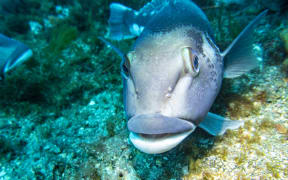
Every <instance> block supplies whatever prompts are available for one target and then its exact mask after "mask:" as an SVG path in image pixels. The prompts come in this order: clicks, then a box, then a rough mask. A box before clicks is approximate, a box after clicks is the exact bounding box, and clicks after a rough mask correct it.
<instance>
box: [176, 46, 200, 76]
mask: <svg viewBox="0 0 288 180" xmlns="http://www.w3.org/2000/svg"><path fill="white" fill-rule="evenodd" d="M181 53H182V60H183V64H184V72H186V73H191V74H192V76H194V77H195V76H196V75H198V73H199V70H200V64H199V58H198V56H197V54H196V52H195V51H193V49H192V48H191V47H185V48H183V49H182V52H181Z"/></svg>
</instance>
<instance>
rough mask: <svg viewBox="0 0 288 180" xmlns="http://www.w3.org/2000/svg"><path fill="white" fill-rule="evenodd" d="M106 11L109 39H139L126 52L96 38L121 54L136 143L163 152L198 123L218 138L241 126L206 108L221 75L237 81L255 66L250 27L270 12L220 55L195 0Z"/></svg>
mask: <svg viewBox="0 0 288 180" xmlns="http://www.w3.org/2000/svg"><path fill="white" fill-rule="evenodd" d="M110 10H111V15H110V18H109V26H110V27H109V28H110V38H111V39H114V40H121V39H127V38H132V37H136V36H139V37H138V38H137V40H136V41H135V43H134V45H133V47H132V49H131V51H130V52H129V53H128V54H127V55H126V56H125V55H124V54H123V53H122V52H121V51H120V50H119V49H117V48H116V47H114V46H113V45H111V44H110V43H109V42H107V41H106V40H104V39H102V38H101V39H102V41H103V42H104V43H106V44H108V45H109V46H111V47H113V49H114V50H115V51H116V52H117V53H118V54H119V55H120V56H121V57H122V62H121V74H122V77H123V84H124V89H123V92H124V108H125V112H126V116H127V119H128V129H129V131H130V136H129V137H130V140H131V141H132V143H133V144H134V145H135V147H137V148H138V149H139V150H141V151H143V152H145V153H150V154H157V153H163V152H166V151H168V150H170V149H172V148H174V147H175V146H177V145H178V144H179V143H180V142H181V141H182V140H183V139H184V138H186V137H187V136H188V135H190V134H191V133H192V132H193V131H194V130H195V128H196V127H197V126H198V127H201V128H202V129H204V130H206V131H207V132H208V133H210V134H211V135H214V136H216V135H222V134H224V133H225V131H226V130H227V129H236V128H238V127H240V126H242V125H243V122H241V121H231V120H229V119H227V118H224V117H221V116H218V115H216V114H213V113H209V109H210V108H211V106H212V104H213V102H214V101H215V98H216V97H217V95H218V93H219V91H220V88H221V84H222V79H223V77H224V75H225V77H227V78H234V77H238V76H240V75H242V74H244V73H246V72H248V71H250V70H251V69H253V68H255V67H256V65H257V63H256V61H255V59H256V58H255V56H254V55H253V52H252V50H251V48H250V47H251V46H252V43H251V42H252V41H251V34H252V33H251V32H252V30H253V28H254V26H255V25H256V24H257V23H258V22H259V20H260V19H261V18H262V17H263V16H265V14H266V13H267V11H264V12H262V13H261V14H260V15H258V16H257V17H256V18H255V19H254V20H253V21H252V22H251V23H250V24H249V25H248V26H247V27H246V28H245V29H244V30H243V31H242V32H241V33H240V35H239V36H238V37H237V38H236V39H235V40H234V41H233V42H232V43H231V45H230V46H229V47H228V48H227V50H226V51H224V52H223V53H221V52H220V50H219V49H218V47H217V46H216V45H215V43H214V40H213V31H212V30H211V27H210V24H209V21H208V19H207V17H206V16H205V14H204V13H203V12H202V10H201V9H200V8H199V7H198V6H197V5H195V4H194V3H193V2H192V1H189V0H153V1H152V2H150V3H148V4H147V5H145V6H144V7H143V8H142V9H141V10H139V11H135V10H133V9H131V8H128V7H125V6H123V5H121V4H117V3H112V4H111V5H110ZM239 49H240V50H244V51H239ZM240 52H241V53H240ZM245 52H247V53H245ZM224 57H225V59H224ZM245 67H247V68H245Z"/></svg>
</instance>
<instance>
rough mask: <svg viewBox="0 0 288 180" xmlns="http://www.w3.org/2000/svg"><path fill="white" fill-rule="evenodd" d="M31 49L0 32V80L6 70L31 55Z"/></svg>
mask: <svg viewBox="0 0 288 180" xmlns="http://www.w3.org/2000/svg"><path fill="white" fill-rule="evenodd" d="M32 54H33V53H32V50H31V49H30V48H29V47H27V46H26V45H25V44H23V43H21V42H19V41H16V40H14V39H11V38H8V37H6V36H4V35H3V34H0V68H1V70H0V80H3V79H4V77H5V74H6V72H8V71H10V70H11V69H12V68H14V67H15V66H17V65H19V64H21V63H22V62H24V61H26V60H27V59H29V58H30V57H31V56H32Z"/></svg>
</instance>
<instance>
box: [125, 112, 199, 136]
mask: <svg viewBox="0 0 288 180" xmlns="http://www.w3.org/2000/svg"><path fill="white" fill-rule="evenodd" d="M127 126H128V129H129V131H130V132H133V133H137V134H145V135H163V134H179V133H182V132H186V131H190V130H194V129H195V128H196V125H195V124H193V123H191V122H190V121H187V120H185V119H182V118H177V117H168V116H164V115H162V114H159V113H154V114H139V115H135V116H133V117H131V118H130V119H129V120H128V123H127Z"/></svg>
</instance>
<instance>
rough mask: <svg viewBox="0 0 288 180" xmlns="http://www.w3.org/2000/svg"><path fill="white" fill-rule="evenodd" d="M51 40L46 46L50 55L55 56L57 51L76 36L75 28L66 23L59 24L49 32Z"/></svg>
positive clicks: (57, 53) (57, 54)
mask: <svg viewBox="0 0 288 180" xmlns="http://www.w3.org/2000/svg"><path fill="white" fill-rule="evenodd" d="M50 36H51V40H50V42H49V45H48V47H47V50H46V51H47V52H49V55H50V57H53V58H57V57H58V56H59V53H60V52H61V51H62V50H63V49H65V48H67V46H68V45H70V44H71V42H72V41H74V40H75V39H76V38H77V36H78V30H77V28H75V27H73V26H69V25H67V24H64V25H59V26H58V27H56V28H54V29H53V30H52V32H51V35H50Z"/></svg>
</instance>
